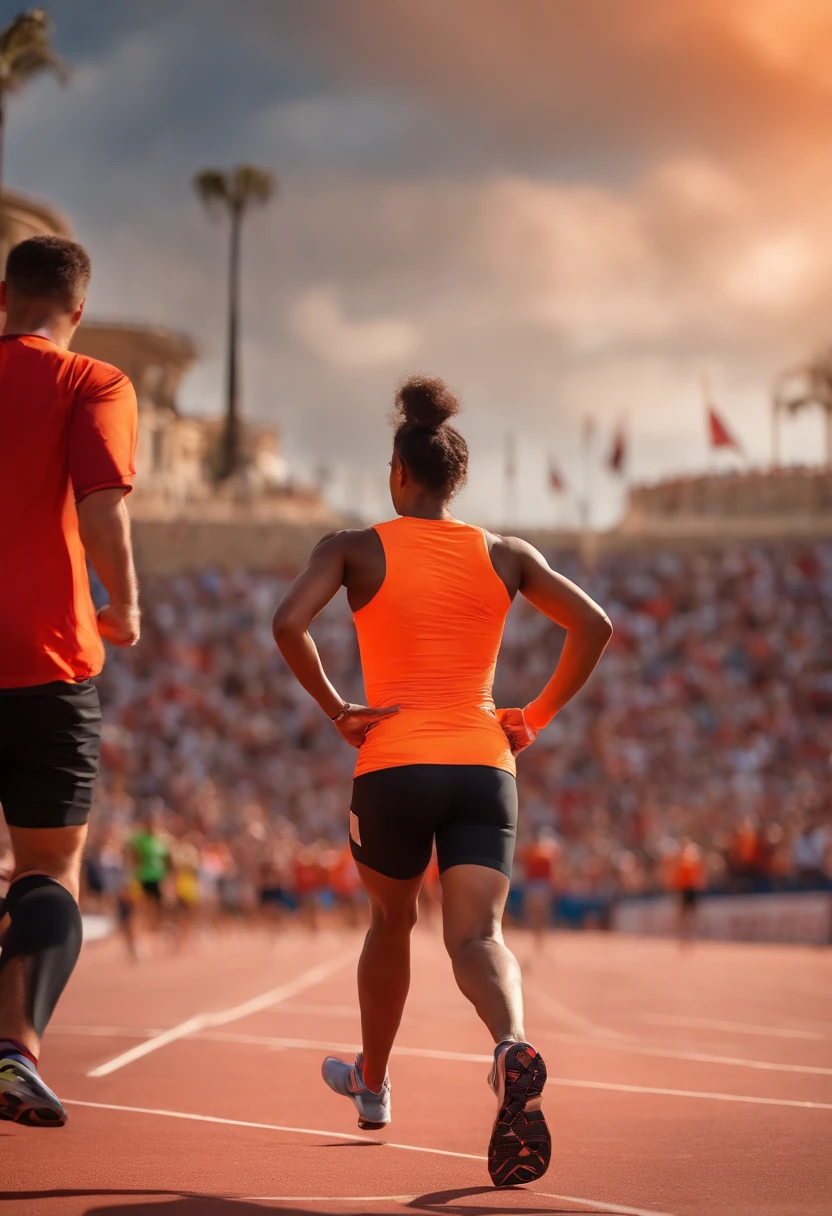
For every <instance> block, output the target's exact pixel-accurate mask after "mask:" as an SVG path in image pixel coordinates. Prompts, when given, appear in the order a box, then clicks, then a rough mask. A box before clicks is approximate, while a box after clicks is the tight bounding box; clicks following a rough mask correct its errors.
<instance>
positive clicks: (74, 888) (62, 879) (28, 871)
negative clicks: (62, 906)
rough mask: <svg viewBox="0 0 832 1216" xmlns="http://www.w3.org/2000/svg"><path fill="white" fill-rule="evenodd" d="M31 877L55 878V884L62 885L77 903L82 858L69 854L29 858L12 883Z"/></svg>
mask: <svg viewBox="0 0 832 1216" xmlns="http://www.w3.org/2000/svg"><path fill="white" fill-rule="evenodd" d="M30 875H42V876H44V877H46V878H53V879H54V880H55V882H58V883H60V884H61V886H62V887H65V888H66V890H67V891H69V893H70V895H71V896H72V898H73V899H74V900H75V901H76V902H77V900H78V897H79V895H80V888H81V858H80V856H77V855H74V854H69V855H68V856H64V855H62V854H54V853H50V854H43V855H41V856H39V857H29V858H27V859H26V862H25V864H22V865H19V866H18V867H17V869H16V870H15V873H14V875H13V877H12V882H17V880H18V879H20V878H28V877H29V876H30Z"/></svg>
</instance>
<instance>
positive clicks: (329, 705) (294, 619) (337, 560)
mask: <svg viewBox="0 0 832 1216" xmlns="http://www.w3.org/2000/svg"><path fill="white" fill-rule="evenodd" d="M354 535H355V533H354V532H353V533H351V532H350V531H348V530H347V531H343V532H335V533H333V534H332V535H330V536H325V537H324V539H323V540H322V541H319V542H318V544H317V545H316V546H315V549H314V550H313V552H312V556H311V557H310V558H309V563H308V565H307V567H306V569H305V570H303V571H302V572H301V573H300V574H299V575H298V577H297V578H296V579H295V581H294V582H293V583H292V585H291V587H290V588H289V590H288V591H287V592H286V594H285V596H284V597H283V599H282V601H281V602H280V604H279V606H278V609H277V612H276V613H275V614H274V623H273V625H272V632H273V633H274V640H275V642H277V648H278V650H279V651H280V653H281V654H282V655H283V657H284V659H285V660H286V662H287V663H288V665H289V667H290V669H291V671H292V673H293V675H294V676H295V679H296V680H297V681H298V683H299V684H301V685H302V687H303V688H305V689H306V691H307V692H308V693H309V695H310V697H314V699H315V700H316V701H317V702H318V705H319V706H320V707H321V709H322V710H323V711H324V713H325V714H326V715H327V717H328V718H331V719H332V721H333V722H334V723H335V725H336V727H337V728H338V731H339V733H340V734H341V736H342V737H343V738H344V739H346V741H347V743H349V744H351V745H352V746H353V747H360V746H361V744H362V743H363V742H364V737H365V735H366V733H367V731H368V729H372V727H373V726H374V725H375V723H376V722H377V721H378V720H379V719H380V718H386V717H388V716H389V715H390V714H395V713H398V712H399V710H398V706H396V707H391V708H386V709H374V708H371V707H369V706H366V705H351V704H350V703H349V702H348V701H345V700H344V698H343V697H342V696H341V695H340V693H339V692H338V691H337V689H336V688H335V687H334V685H333V684H332V683H331V681H330V679H329V677H328V676H327V674H326V672H325V671H324V667H323V664H322V662H321V656H320V655H319V654H318V648H317V646H316V645H315V642H314V641H313V639H312V636H311V635H310V633H309V626H310V625H311V624H312V622H313V621H314V619H315V617H316V616H317V615H318V613H319V612H321V611H322V609H324V608H325V607H326V605H327V604H328V603H329V601H330V600H331V599H332V598H333V597H334V596H335V595H337V594H338V591H339V590H340V588H341V587H342V586H343V584H344V579H345V575H346V558H347V550H348V547H349V545H350V538H351V537H352V536H354Z"/></svg>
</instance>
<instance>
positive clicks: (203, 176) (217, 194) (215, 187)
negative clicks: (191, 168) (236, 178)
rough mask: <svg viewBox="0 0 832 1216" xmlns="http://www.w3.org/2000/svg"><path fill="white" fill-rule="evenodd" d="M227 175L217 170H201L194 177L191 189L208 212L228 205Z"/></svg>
mask: <svg viewBox="0 0 832 1216" xmlns="http://www.w3.org/2000/svg"><path fill="white" fill-rule="evenodd" d="M229 184H230V183H229V180H228V174H226V173H223V172H221V170H219V169H203V170H202V172H201V173H197V174H195V175H194V179H193V187H194V190H195V191H196V193H197V196H198V198H199V199H200V200H201V201H202V202H203V203H204V204H205V206H206V208H207V209H208V210H209V211H216V210H217V209H218V208H220V207H223V208H225V207H228V206H229V205H230V201H231V200H230V192H229Z"/></svg>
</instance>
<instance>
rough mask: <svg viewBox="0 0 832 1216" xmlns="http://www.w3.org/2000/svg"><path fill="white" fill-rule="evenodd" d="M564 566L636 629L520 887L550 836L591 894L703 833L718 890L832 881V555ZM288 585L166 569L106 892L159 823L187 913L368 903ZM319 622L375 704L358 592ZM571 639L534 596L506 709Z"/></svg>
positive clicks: (531, 790)
mask: <svg viewBox="0 0 832 1216" xmlns="http://www.w3.org/2000/svg"><path fill="white" fill-rule="evenodd" d="M550 556H551V559H552V562H553V564H554V565H555V567H556V568H558V569H560V570H562V571H563V572H564V573H565V574H567V575H568V576H569V577H572V578H574V579H575V580H576V581H577V582H579V583H580V584H581V585H583V586H585V587H586V588H587V589H588V590H589V591H590V593H591V594H592V595H593V596H594V597H595V598H596V599H597V600H598V601H599V602H600V603H601V604H603V605H604V607H605V608H606V609H607V610H608V612H609V614H610V617H611V619H612V621H613V624H614V626H615V635H614V637H613V640H612V643H611V645H610V648H609V650H608V652H607V654H606V655H605V657H604V659H603V660H602V663H601V665H600V667H599V669H598V671H597V672H596V673H595V675H594V676H593V678H592V680H591V682H590V684H589V686H588V687H587V688H586V689H585V690H584V691H583V693H582V694H581V695H580V696H579V697H578V698H577V699H576V701H575V702H574V703H573V704H571V705H570V706H568V707H567V709H566V710H565V711H564V712H563V713H562V714H561V715H560V716H559V717H558V718H557V719H556V720H555V722H554V723H553V724H552V726H551V727H550V728H549V730H548V731H547V732H546V733H545V734H544V735H543V736H541V737H540V738H539V739H538V740H537V742H536V743H535V745H534V746H533V747H532V748H530V749H529V750H528V751H527V752H526V753H524V755H523V756H522V758H521V760H520V762H519V765H518V768H519V778H518V779H519V786H520V797H521V818H522V826H521V837H520V847H519V849H518V864H517V871H518V877H517V881H518V884H520V885H522V881H523V869H524V865H525V864H526V859H527V858H528V856H529V850H532V852H534V845H535V842H539V841H541V840H542V841H544V842H548V844H547V848H548V850H549V853H550V854H551V857H552V862H551V865H550V871H551V875H552V881H553V884H554V885H555V887H556V888H557V890H558V891H559V892H560V893H561V894H564V895H566V896H571V897H573V898H582V897H586V898H590V899H597V900H600V901H610V900H612V899H614V898H616V897H618V896H619V895H622V894H634V893H642V892H649V891H653V890H658V889H662V888H663V887H668V886H672V885H673V877H672V874H673V861H674V858H676V857H677V856H679V855H680V852H681V851H683V849H684V848H685V847H687V845H686V841H688V840H689V841H692V842H695V846H696V848H697V850H698V853H699V856H700V859H701V865H700V870H701V882H700V885H702V886H707V887H709V888H712V889H713V888H715V889H723V890H726V889H727V890H735V891H749V890H768V889H772V888H774V889H777V888H782V887H789V886H800V885H806V886H808V885H818V884H821V885H823V884H827V883H829V882H830V875H831V874H832V827H830V822H831V819H830V809H832V765H831V764H830V757H832V650H830V647H829V637H830V636H832V546H830V545H815V546H781V547H777V548H775V547H771V548H766V547H759V548H746V549H736V548H724V549H713V550H700V551H691V552H679V551H674V552H655V553H641V554H635V553H632V552H627V553H620V554H609V555H607V556H604V557H603V558H602V559H601V560H600V562H599V563H598V564H597V566H596V567H595V569H594V570H592V571H590V572H587V571H585V570H581V568H580V566H579V564H578V559H577V557H576V556H575V555H574V554H565V555H558V554H552V555H550ZM285 587H286V581H285V580H284V579H282V578H278V577H269V576H264V575H254V574H224V573H219V572H217V571H214V570H203V571H202V572H200V573H198V574H192V575H187V576H184V575H183V576H178V577H170V578H162V579H158V578H157V579H146V580H145V582H144V585H143V599H144V626H143V636H142V641H141V644H140V645H139V646H138V647H137V648H136V649H135V650H128V651H113V652H111V653H110V654H109V657H108V663H107V665H106V667H105V670H104V673H103V674H102V676H101V677H100V678H99V681H98V683H99V688H100V693H101V699H102V705H103V708H104V715H105V726H104V740H103V752H102V775H101V779H100V781H99V785H98V791H97V795H96V799H97V801H96V806H95V809H94V814H93V817H92V826H91V837H90V848H89V854H88V856H89V864H88V875H89V877H90V879H91V886H92V889H93V893H95V891H96V888H98V889H100V890H107V889H108V883H109V888H110V889H116V888H118V889H121V888H123V887H124V885H125V883H126V882H128V881H130V880H132V881H133V882H136V881H137V876H139V867H140V865H141V860H140V858H139V857H138V854H137V850H136V845H135V838H136V834H137V832H140V831H144V832H148V831H149V832H150V833H151V834H152V833H153V832H155V833H157V834H158V835H159V836H161V837H163V838H164V839H165V840H166V841H167V842H168V844H167V845H166V856H167V860H166V862H165V866H164V867H163V868H162V869H160V868H159V867H158V866H157V870H158V875H157V877H158V878H159V880H160V881H161V882H162V886H163V887H164V888H165V889H166V890H168V891H169V892H170V891H175V897H176V901H177V902H178V903H179V904H180V905H183V906H187V905H188V903H189V901H190V902H191V903H194V902H197V901H198V902H201V903H203V904H204V905H206V906H209V907H222V908H225V909H227V910H231V911H234V910H240V909H246V908H251V909H254V908H258V907H259V908H261V909H262V908H263V907H266V906H268V905H270V904H271V905H273V906H274V907H276V908H277V907H282V908H284V909H285V908H292V907H301V908H304V907H307V908H312V907H313V906H318V904H320V903H321V902H323V903H326V902H327V901H329V902H330V903H339V902H341V903H346V904H347V905H348V906H351V905H352V902H353V900H354V897H355V875H354V869H353V867H352V866H351V863H350V861H349V858H348V855H347V854H346V853H345V849H344V846H345V841H346V831H347V826H346V819H347V814H346V812H347V807H348V805H349V790H350V778H351V770H352V764H353V761H354V756H353V754H352V752H351V749H349V748H348V747H347V746H346V745H345V744H344V743H343V742H342V741H341V740H340V739H339V738H338V737H337V735H336V733H335V732H334V730H333V729H332V727H331V725H330V723H329V722H328V721H327V720H326V718H324V717H323V716H322V715H321V713H320V711H319V710H318V708H317V706H316V705H315V704H314V703H313V702H312V701H311V699H309V698H308V697H307V696H306V694H305V693H304V692H303V691H302V690H301V689H300V688H299V686H298V685H297V683H296V681H295V680H294V679H292V678H291V676H290V675H289V672H288V670H287V669H286V668H285V666H284V664H283V661H282V659H281V657H280V655H279V654H278V652H277V650H276V648H275V645H274V642H273V639H272V635H271V618H272V613H273V611H274V608H275V606H276V604H277V603H278V601H279V599H280V597H281V594H282V592H283V591H284V589H285ZM313 633H314V636H315V639H316V641H317V643H318V646H319V648H320V650H321V653H322V656H323V659H324V662H325V665H326V667H327V670H328V672H329V673H330V674H331V676H332V678H333V680H334V682H335V684H336V686H337V687H338V688H339V690H340V691H342V692H343V694H344V695H345V696H347V697H350V698H352V699H355V700H358V699H360V698H361V679H360V669H359V662H358V651H357V646H356V642H355V635H354V631H353V628H352V623H351V618H350V614H349V610H348V607H347V605H346V602H345V599H344V596H343V595H342V596H340V597H339V598H338V599H337V600H336V601H335V602H334V604H333V605H331V606H330V608H328V609H327V610H326V612H325V613H323V614H322V615H321V617H320V618H319V619H318V620H317V622H316V623H315V626H314V629H313ZM561 638H562V635H561V631H560V630H559V629H558V628H557V627H556V626H554V625H552V624H551V623H550V622H548V621H547V620H546V619H545V618H543V617H542V616H540V615H539V614H538V613H536V612H535V611H533V610H532V609H531V608H530V607H529V606H528V605H527V604H525V603H524V602H523V601H518V603H517V604H516V605H515V607H514V608H513V609H512V612H511V614H510V616H509V621H508V624H507V628H506V635H505V641H504V647H503V652H502V655H501V659H500V663H499V667H498V675H497V682H496V686H495V697H496V701H497V704H498V705H517V704H524V703H525V702H526V701H527V700H528V699H529V698H530V697H532V696H533V695H535V694H536V693H537V692H538V691H539V690H540V688H541V687H542V685H543V684H544V682H545V680H546V679H547V678H548V676H549V674H550V672H551V670H552V668H553V666H554V662H555V659H556V657H557V654H558V652H559V648H560V644H561ZM141 824H143V825H144V827H143V828H140V826H139V825H141ZM154 825H155V826H154ZM535 865H536V866H537V871H535V873H538V876H539V865H540V863H539V858H538V860H537V862H533V863H532V868H531V870H530V872H529V877H530V878H531V879H534V876H535V875H534V873H532V870H534V869H535ZM150 869H151V870H152V869H153V867H152V866H151V867H150ZM149 872H150V871H148V873H149ZM108 875H109V877H108ZM139 877H140V876H139ZM151 878H152V876H151Z"/></svg>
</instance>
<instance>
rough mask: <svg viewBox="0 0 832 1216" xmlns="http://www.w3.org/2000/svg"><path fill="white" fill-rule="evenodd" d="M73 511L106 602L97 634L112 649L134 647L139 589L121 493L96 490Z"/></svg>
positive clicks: (128, 524)
mask: <svg viewBox="0 0 832 1216" xmlns="http://www.w3.org/2000/svg"><path fill="white" fill-rule="evenodd" d="M77 510H78V527H79V530H80V533H81V543H82V544H83V546H84V549H85V550H86V553H87V557H88V558H89V559H90V561H91V562H92V564H93V567H94V568H95V572H96V574H97V575H98V577H99V578H100V579H101V582H102V583H103V585H104V589H105V591H106V592H107V595H108V596H109V600H110V602H109V603H108V604H105V606H104V607H103V608H101V609H100V610H99V613H98V629H99V632H100V634H101V636H102V637H103V638H105V639H106V641H108V642H112V643H113V645H115V646H135V645H136V642H138V640H139V586H138V582H137V580H136V570H135V567H134V565H133V545H132V542H131V539H130V517H129V515H128V514H127V505H126V503H125V501H124V490H123V489H121V488H118V489H109V490H96V491H95V492H94V493H92V494H88V495H87V496H86V497H85V498H82V499H81V501H80V502H79V503H78V504H77Z"/></svg>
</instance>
